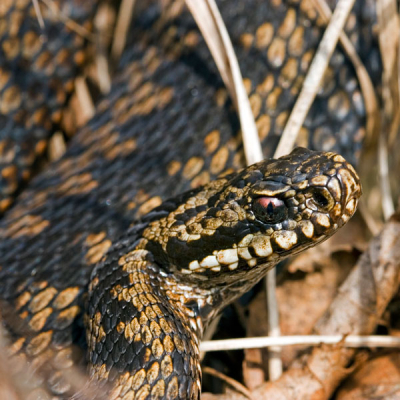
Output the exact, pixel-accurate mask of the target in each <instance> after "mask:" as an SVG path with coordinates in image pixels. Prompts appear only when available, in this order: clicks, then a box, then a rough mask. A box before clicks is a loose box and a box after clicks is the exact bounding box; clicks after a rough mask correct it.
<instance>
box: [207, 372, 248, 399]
mask: <svg viewBox="0 0 400 400" xmlns="http://www.w3.org/2000/svg"><path fill="white" fill-rule="evenodd" d="M202 370H203V373H204V374H209V375H212V376H215V377H217V378H219V379H221V380H222V381H224V382H226V383H227V384H228V385H230V386H232V387H233V388H234V389H236V390H237V391H238V392H239V393H241V394H243V396H246V397H247V398H248V399H251V398H252V397H251V392H250V390H249V389H247V387H246V386H244V385H242V384H241V383H240V382H238V381H236V380H235V379H232V378H230V377H229V376H227V375H225V374H223V373H222V372H219V371H217V370H216V369H214V368H211V367H203V368H202Z"/></svg>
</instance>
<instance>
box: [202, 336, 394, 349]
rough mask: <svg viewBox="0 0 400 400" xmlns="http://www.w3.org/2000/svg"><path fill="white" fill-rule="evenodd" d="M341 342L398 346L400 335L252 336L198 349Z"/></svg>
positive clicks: (216, 341)
mask: <svg viewBox="0 0 400 400" xmlns="http://www.w3.org/2000/svg"><path fill="white" fill-rule="evenodd" d="M323 343H324V344H337V343H342V344H343V346H345V347H352V348H358V347H385V348H399V347H400V337H397V336H378V335H371V336H359V335H349V336H343V335H297V336H296V335H293V336H279V337H270V336H264V337H253V338H241V339H226V340H210V341H205V342H202V343H201V344H200V350H201V351H205V352H209V351H221V350H243V349H255V348H257V349H258V348H263V347H274V346H280V347H283V346H317V345H320V344H323Z"/></svg>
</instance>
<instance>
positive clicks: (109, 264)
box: [0, 0, 373, 399]
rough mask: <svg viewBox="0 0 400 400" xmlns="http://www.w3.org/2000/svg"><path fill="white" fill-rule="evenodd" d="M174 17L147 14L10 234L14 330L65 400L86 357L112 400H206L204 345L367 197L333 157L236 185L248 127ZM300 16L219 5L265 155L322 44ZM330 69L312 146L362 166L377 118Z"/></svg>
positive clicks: (281, 7)
mask: <svg viewBox="0 0 400 400" xmlns="http://www.w3.org/2000/svg"><path fill="white" fill-rule="evenodd" d="M164 3H166V4H163V7H164V8H163V7H161V6H160V4H159V3H158V2H156V1H151V2H149V4H148V5H147V4H146V7H144V6H143V8H144V9H143V10H139V14H138V15H139V16H138V17H137V19H136V21H135V24H134V27H133V28H132V33H131V42H130V43H131V44H130V45H128V46H127V47H128V50H127V51H126V52H125V55H124V56H123V57H122V60H121V67H120V68H119V72H118V73H117V77H116V79H115V80H114V82H113V88H112V90H111V92H110V94H109V95H108V96H107V97H106V98H105V99H104V100H103V101H102V102H101V103H100V104H99V105H98V106H97V114H96V116H95V118H93V119H92V121H91V122H89V124H88V125H86V126H85V127H84V128H83V129H81V130H80V132H79V133H78V134H77V135H76V137H74V139H73V140H72V142H71V144H70V147H69V149H68V150H67V153H66V154H65V155H64V156H63V157H62V158H61V159H60V160H59V161H57V162H55V163H53V164H52V165H51V166H50V168H47V169H46V170H45V171H44V172H43V173H41V174H39V175H38V176H37V177H36V178H35V179H34V180H33V181H32V182H31V183H30V185H29V186H28V188H27V189H26V190H25V191H23V192H22V194H21V195H20V196H19V197H18V199H17V202H16V204H15V206H14V207H13V208H12V209H11V210H9V211H8V212H7V213H6V215H5V217H4V218H3V220H2V222H1V224H0V234H1V242H0V265H1V269H0V293H1V298H2V300H3V302H4V304H7V305H8V306H7V307H8V308H11V310H15V311H16V313H17V314H18V316H16V315H14V316H13V317H14V318H12V317H7V318H6V317H4V322H5V325H6V328H7V332H8V334H9V338H10V340H11V342H12V345H11V347H10V354H11V356H12V357H11V360H14V361H15V362H16V363H17V364H18V362H19V364H18V365H20V366H23V365H24V361H26V360H28V361H30V363H31V364H32V365H33V367H34V368H35V369H38V370H40V372H41V373H42V374H43V376H44V377H45V380H46V387H47V388H48V389H49V390H50V392H51V393H52V394H53V395H54V396H56V397H59V398H68V397H70V396H71V395H73V394H74V390H73V387H72V386H71V384H70V383H69V382H68V379H67V378H66V371H67V370H68V369H69V368H70V367H72V366H73V365H74V364H77V363H79V360H81V359H82V353H83V352H85V351H86V347H87V350H88V352H89V361H90V362H89V363H90V370H91V372H90V375H91V382H92V383H96V385H97V386H98V387H99V386H101V385H102V384H103V383H104V382H109V385H108V387H111V389H110V390H111V393H110V395H109V396H110V397H111V398H113V399H132V398H140V399H142V398H182V399H185V398H197V397H198V395H199V391H200V371H199V356H198V343H199V340H200V338H201V335H202V332H203V329H204V327H205V326H206V325H207V324H208V323H209V321H210V320H211V319H212V318H213V317H214V316H215V315H216V314H217V313H218V312H219V311H220V310H221V308H222V307H223V306H224V305H226V304H227V303H228V302H230V301H232V300H233V299H234V298H236V297H237V296H239V295H240V294H241V293H243V292H244V291H245V290H247V289H248V288H249V287H251V286H252V285H254V283H255V282H257V281H258V280H259V279H261V278H262V277H263V275H264V274H265V272H266V270H267V269H269V268H271V267H272V266H273V265H275V264H276V263H277V262H278V261H280V260H281V259H282V258H283V257H285V256H287V255H290V254H294V253H296V252H298V251H301V250H303V249H305V248H307V247H310V246H312V245H314V244H316V243H318V242H319V241H321V240H324V239H325V238H326V237H328V236H330V235H331V234H332V233H334V231H336V229H337V228H339V227H340V226H341V225H343V223H345V222H346V221H347V220H348V218H349V217H350V216H351V215H352V214H353V212H354V210H355V207H356V203H357V199H358V197H359V195H360V186H359V181H358V178H357V175H356V173H355V172H354V169H353V168H352V167H351V166H350V165H349V164H347V163H346V162H345V161H344V159H343V158H342V157H341V156H339V155H336V154H335V153H333V152H327V153H323V152H313V151H309V150H305V149H297V150H295V151H294V152H293V153H292V154H291V155H289V156H287V157H284V158H282V159H279V160H270V161H264V162H262V163H260V164H257V165H255V166H251V167H248V168H247V169H244V170H242V171H241V172H234V171H235V170H238V169H240V168H242V167H243V158H242V150H241V144H240V139H238V136H237V131H238V122H237V118H236V115H235V113H234V112H233V110H232V107H231V104H230V102H229V99H227V97H226V93H225V92H224V89H223V86H222V84H221V82H220V80H219V78H218V74H217V73H216V70H215V67H214V65H213V63H212V61H211V60H210V56H209V54H208V51H207V49H206V47H205V45H204V43H202V42H201V38H200V36H199V34H198V32H197V30H196V26H195V24H194V22H193V20H192V18H191V17H190V16H189V15H188V14H187V13H186V12H185V11H184V10H183V9H182V7H180V6H179V4H180V2H164ZM228 3H229V4H228ZM303 4H304V3H303V2H302V3H301V4H300V5H299V4H297V3H296V2H293V4H292V2H290V4H282V3H280V2H279V1H278V2H271V4H269V3H268V5H266V4H265V2H263V1H258V0H252V1H248V2H241V1H238V2H235V3H234V4H233V3H232V2H225V1H222V2H220V6H221V11H222V14H223V16H224V18H226V22H227V25H228V29H229V30H230V31H231V33H232V37H233V40H234V43H235V44H236V45H237V53H238V56H239V60H241V62H242V63H243V65H242V68H243V71H244V77H245V82H246V85H247V87H248V91H249V94H250V100H251V103H252V107H253V112H254V114H255V115H256V118H257V124H258V127H259V130H260V135H261V137H262V139H263V146H264V149H265V154H266V155H270V154H271V152H272V150H271V149H272V148H273V144H274V143H276V141H277V140H278V138H279V134H280V132H281V129H282V127H283V124H284V121H285V120H286V119H287V116H288V110H289V108H290V107H291V106H292V104H293V102H294V100H295V97H296V95H297V93H298V90H299V88H300V84H301V81H302V76H303V75H304V72H305V71H306V69H307V67H308V65H309V60H310V57H311V55H312V53H313V48H314V47H315V45H316V43H317V42H318V39H319V37H320V34H321V29H320V27H319V23H318V19H317V17H316V15H314V17H313V14H312V13H311V12H310V11H309V9H307V8H306V7H304V6H303ZM244 10H245V11H246V12H245V13H244V12H243V11H244ZM12 11H13V9H11V11H10V12H12ZM306 21H307V22H306ZM352 29H353V34H354V35H355V36H357V32H358V31H357V30H358V29H360V31H361V28H359V26H358V25H357V24H355V25H354V26H353V27H352ZM271 32H272V33H274V32H275V33H276V36H271ZM363 32H364V35H363V39H362V40H363V43H362V44H361V46H365V43H364V42H368V32H369V31H365V30H363ZM358 37H359V36H358ZM160 38H161V39H160ZM370 42H371V43H373V39H372V36H371V39H370ZM371 43H370V44H371ZM313 46H314V47H313ZM332 63H333V66H332V67H331V68H330V70H329V71H330V72H328V73H327V78H326V82H325V83H324V86H323V88H322V90H321V93H320V96H319V98H318V99H317V101H316V103H315V104H314V106H313V109H312V110H311V112H310V114H309V118H308V120H307V121H306V123H305V127H304V129H303V137H302V138H303V139H302V140H303V142H305V143H306V144H310V145H311V147H314V148H315V147H316V148H321V147H322V148H323V149H324V150H337V151H340V152H341V153H346V156H349V157H350V158H351V160H352V161H354V160H355V159H356V156H357V150H358V149H359V146H360V138H361V137H362V135H363V124H364V122H365V113H364V110H363V104H362V100H360V96H359V94H360V91H359V88H358V85H357V81H356V79H355V75H354V72H353V71H352V69H351V67H349V64H348V62H347V61H346V58H345V57H344V55H343V54H342V53H341V52H340V50H338V51H337V52H336V53H335V56H334V58H333V61H332ZM266 71H268V72H266ZM271 71H272V72H271ZM332 99H333V100H332ZM10 118H11V117H10ZM327 122H329V124H328V123H327ZM27 124H28V123H27ZM336 128H337V129H336ZM357 135H358V136H357ZM342 150H343V151H342ZM221 174H222V177H220V178H218V179H216V178H217V176H218V175H221ZM5 175H6V176H7V177H9V175H7V174H5ZM3 176H4V174H3ZM213 179H214V180H213ZM208 182H209V183H208ZM185 190H186V192H185ZM187 190H189V192H187ZM182 192H184V194H183V195H182V194H179V193H182ZM7 196H8V194H7ZM168 198H171V200H167V199H168ZM160 204H161V205H160ZM157 206H159V207H157ZM151 210H152V211H151ZM148 211H150V213H148ZM138 218H139V219H140V220H139V222H134V221H137V219H138ZM96 265H97V266H96ZM95 266H96V267H95ZM90 276H91V278H90ZM89 281H90V285H89ZM88 285H89V288H88ZM85 310H86V314H87V316H86V317H85V322H84V321H83V314H84V311H85ZM14 314H15V313H14ZM15 318H18V320H22V324H21V323H15V321H14V320H13V319H15ZM21 325H22V326H23V329H21ZM84 325H85V326H86V328H87V341H86V342H84V337H85V334H84V331H85V328H84ZM79 349H81V350H83V351H79ZM21 368H23V367H21ZM35 390H39V391H40V390H41V389H35Z"/></svg>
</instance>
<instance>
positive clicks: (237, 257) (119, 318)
mask: <svg viewBox="0 0 400 400" xmlns="http://www.w3.org/2000/svg"><path fill="white" fill-rule="evenodd" d="M360 195H361V186H360V182H359V178H358V176H357V174H356V172H355V171H354V169H353V167H351V165H350V164H348V163H347V162H346V161H345V160H344V159H343V157H341V156H339V155H337V154H335V153H319V152H312V151H310V150H306V149H303V148H297V149H295V150H294V151H293V152H292V153H291V154H290V155H288V156H285V157H282V158H280V159H278V160H267V161H263V162H260V163H257V164H254V165H252V166H250V167H248V168H246V169H244V170H243V171H241V172H238V173H234V174H232V175H229V176H226V177H224V178H221V179H218V180H215V181H212V182H210V183H209V184H207V185H205V186H202V187H200V188H198V189H196V190H194V191H190V192H187V193H184V194H183V195H181V196H178V197H177V198H174V199H171V200H167V201H165V202H164V203H163V204H162V205H161V206H160V207H157V208H156V209H154V210H153V211H151V212H150V213H149V214H148V215H147V216H145V217H144V218H143V221H142V222H141V223H140V224H137V225H134V226H133V227H132V228H131V229H129V230H128V232H127V233H126V235H125V236H124V237H123V238H122V239H121V240H120V241H118V242H117V243H116V245H114V246H113V247H112V248H111V249H110V251H109V252H108V255H107V257H106V260H105V261H104V262H103V263H100V264H99V265H98V267H96V269H95V270H94V272H93V276H92V280H91V284H90V293H89V307H88V316H87V325H88V337H87V339H88V346H89V353H90V363H91V364H92V367H91V373H92V379H94V382H95V383H96V386H97V385H98V383H99V381H109V382H112V384H113V385H114V390H113V391H112V396H111V398H113V399H126V398H147V397H148V398H163V399H176V398H179V399H198V398H199V395H200V389H201V369H200V359H199V347H198V346H199V342H200V339H201V336H202V333H203V330H204V328H205V327H206V326H207V325H208V323H209V322H210V321H211V319H212V318H213V317H215V315H217V314H218V313H219V312H220V311H221V309H222V308H223V307H224V306H225V305H227V304H228V303H230V302H231V301H233V300H234V299H235V298H237V297H238V296H240V295H241V294H243V293H245V292H246V291H247V290H248V289H249V288H250V287H252V286H253V285H254V284H255V283H257V282H258V281H259V280H260V279H261V278H262V277H263V276H265V274H266V272H267V271H268V270H269V269H271V268H272V267H273V266H274V265H275V264H276V263H278V262H279V261H281V260H282V259H283V258H285V257H287V256H288V255H292V254H296V253H298V252H300V251H303V250H305V249H307V248H309V247H311V246H314V245H316V244H318V243H320V242H321V241H323V240H325V239H326V238H328V237H329V236H331V235H332V234H333V233H335V232H336V231H337V229H338V228H340V227H341V226H343V225H344V224H345V223H346V222H347V221H348V220H349V218H350V217H351V216H352V215H353V213H354V212H355V209H356V206H357V201H358V198H359V196H360Z"/></svg>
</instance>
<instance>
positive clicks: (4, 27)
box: [0, 0, 98, 213]
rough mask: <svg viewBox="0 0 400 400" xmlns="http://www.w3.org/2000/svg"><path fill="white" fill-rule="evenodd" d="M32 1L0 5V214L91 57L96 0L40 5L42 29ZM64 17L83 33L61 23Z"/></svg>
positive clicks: (41, 148)
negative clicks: (90, 49)
mask: <svg viewBox="0 0 400 400" xmlns="http://www.w3.org/2000/svg"><path fill="white" fill-rule="evenodd" d="M33 3H34V2H32V1H31V0H17V1H13V0H3V1H2V2H1V5H0V99H1V101H0V121H1V122H0V125H1V129H0V213H2V212H3V211H5V210H6V209H7V208H8V207H9V206H10V205H11V203H12V199H13V195H14V194H15V192H16V191H17V190H18V188H19V186H20V185H21V183H22V182H24V181H27V180H28V179H29V177H30V176H31V174H32V166H33V164H34V162H35V161H36V160H37V159H38V158H40V156H42V155H43V153H44V152H45V150H46V146H47V139H48V138H49V136H50V134H51V133H52V132H54V130H55V129H57V128H59V126H60V123H61V122H62V117H63V109H64V107H65V105H66V103H67V100H68V97H69V95H70V94H71V92H72V91H73V89H74V79H75V77H76V76H77V74H78V72H79V71H81V69H82V66H83V65H84V64H85V62H86V61H87V59H88V57H89V53H88V51H87V49H86V47H87V46H86V45H87V42H88V40H87V39H88V37H90V35H91V30H92V26H93V17H94V14H95V11H96V9H97V5H98V1H97V0H89V1H87V0H86V1H84V2H81V1H76V0H72V1H71V0H56V1H52V8H50V7H49V6H47V5H45V4H43V3H42V2H38V3H39V4H40V10H41V16H42V18H43V22H44V27H43V29H41V28H40V26H39V22H38V16H37V14H36V11H35V9H34V4H33ZM54 9H56V10H57V12H58V13H59V15H57V14H56V13H54ZM66 17H68V18H69V19H70V20H72V21H74V23H76V24H77V25H79V26H80V27H81V32H76V31H74V30H73V29H72V28H71V27H70V26H69V25H68V23H65V21H64V20H63V19H65V18H66ZM85 35H86V37H85Z"/></svg>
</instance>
